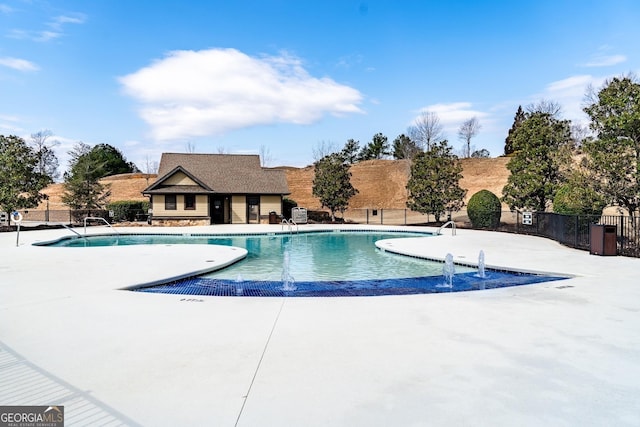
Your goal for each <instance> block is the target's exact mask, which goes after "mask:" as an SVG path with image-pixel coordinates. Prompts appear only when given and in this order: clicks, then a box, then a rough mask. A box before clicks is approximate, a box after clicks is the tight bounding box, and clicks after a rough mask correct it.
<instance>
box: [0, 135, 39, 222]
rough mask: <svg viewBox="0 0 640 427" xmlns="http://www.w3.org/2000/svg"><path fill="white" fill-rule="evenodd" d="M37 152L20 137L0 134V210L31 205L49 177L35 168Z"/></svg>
mask: <svg viewBox="0 0 640 427" xmlns="http://www.w3.org/2000/svg"><path fill="white" fill-rule="evenodd" d="M38 161H39V159H38V155H37V153H36V152H34V150H33V149H32V148H31V147H29V146H28V145H27V143H26V142H25V141H24V140H23V139H22V138H19V137H17V136H14V135H10V136H4V135H0V210H2V211H6V212H13V211H14V210H17V209H23V208H34V207H36V206H38V203H39V202H40V201H41V200H43V199H44V198H45V195H44V194H42V193H40V190H42V189H43V188H45V187H46V186H47V185H48V184H49V183H50V182H51V180H50V178H49V177H48V176H47V175H46V174H44V173H41V172H40V171H39V170H38V166H39V162H38Z"/></svg>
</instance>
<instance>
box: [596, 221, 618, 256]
mask: <svg viewBox="0 0 640 427" xmlns="http://www.w3.org/2000/svg"><path fill="white" fill-rule="evenodd" d="M589 253H590V254H591V255H602V256H614V255H617V254H618V236H617V227H616V226H615V225H600V224H591V225H590V226H589Z"/></svg>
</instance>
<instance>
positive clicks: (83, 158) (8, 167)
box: [0, 131, 140, 212]
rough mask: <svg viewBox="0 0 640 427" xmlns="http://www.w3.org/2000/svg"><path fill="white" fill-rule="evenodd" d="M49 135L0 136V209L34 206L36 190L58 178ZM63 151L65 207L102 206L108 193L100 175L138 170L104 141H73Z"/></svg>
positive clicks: (42, 196) (39, 195) (37, 196)
mask: <svg viewBox="0 0 640 427" xmlns="http://www.w3.org/2000/svg"><path fill="white" fill-rule="evenodd" d="M51 136H52V134H51V132H50V131H40V132H37V133H34V134H32V135H31V140H30V141H28V142H27V141H25V140H24V139H22V138H20V137H17V136H15V135H10V136H4V135H0V211H6V212H13V211H15V210H18V209H27V208H34V207H37V206H38V204H39V203H40V202H41V201H43V200H44V199H46V197H47V196H46V195H45V194H44V193H42V192H41V191H42V190H43V189H44V188H46V187H47V186H48V185H49V184H52V183H53V182H55V181H56V180H57V179H58V178H59V177H60V174H59V172H58V159H57V157H56V156H55V153H54V152H53V148H54V147H55V146H56V145H58V144H59V142H58V141H55V140H52V139H51ZM69 154H70V156H71V160H70V161H69V170H68V171H66V172H65V173H64V174H63V180H64V181H63V186H64V194H63V195H62V201H63V203H65V204H66V205H68V206H69V207H70V208H71V209H99V208H102V207H104V205H105V204H106V202H107V199H108V197H109V195H110V192H109V188H108V186H106V185H104V184H102V183H100V179H102V178H104V177H106V176H109V175H115V174H121V173H131V172H140V170H139V169H138V167H137V166H136V165H135V164H134V163H132V162H129V161H127V160H126V158H125V157H124V155H123V154H122V153H121V152H120V150H118V149H117V148H115V147H113V146H111V145H109V144H97V145H95V146H93V147H92V146H90V145H88V144H85V143H83V142H78V143H76V144H75V146H74V147H73V149H72V150H71V151H70V152H69Z"/></svg>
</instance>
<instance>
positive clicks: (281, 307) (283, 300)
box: [234, 297, 286, 427]
mask: <svg viewBox="0 0 640 427" xmlns="http://www.w3.org/2000/svg"><path fill="white" fill-rule="evenodd" d="M285 301H286V297H285V298H282V303H281V304H280V309H279V310H278V314H277V315H276V318H275V320H274V321H273V326H271V331H270V332H269V336H268V337H267V342H265V343H264V348H263V349H262V354H261V355H260V360H258V365H257V366H256V370H255V372H254V373H253V377H252V378H251V383H250V384H249V388H248V389H247V393H246V394H245V395H244V396H243V399H244V400H243V402H242V406H241V407H240V412H239V413H238V418H236V423H235V424H234V426H236V427H237V425H238V423H239V422H240V417H242V411H244V406H245V405H246V404H247V400H249V394H250V393H251V388H252V387H253V383H254V382H255V380H256V377H257V376H258V371H259V370H260V366H261V365H262V360H263V359H264V355H265V354H266V353H267V348H268V347H269V343H270V342H271V337H272V336H273V332H274V331H275V330H276V325H277V324H278V319H280V314H281V313H282V309H283V308H284V302H285Z"/></svg>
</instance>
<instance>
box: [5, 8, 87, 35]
mask: <svg viewBox="0 0 640 427" xmlns="http://www.w3.org/2000/svg"><path fill="white" fill-rule="evenodd" d="M86 20H87V16H86V15H85V14H83V13H69V14H66V15H59V16H56V17H54V18H53V19H51V20H50V21H49V22H47V23H46V27H48V29H47V30H42V31H27V30H22V29H15V28H14V29H11V30H9V31H8V33H7V37H9V38H12V39H17V40H31V41H35V42H48V41H50V40H54V39H57V38H60V37H62V36H63V35H64V27H65V26H66V25H67V24H84V23H85V21H86Z"/></svg>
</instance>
